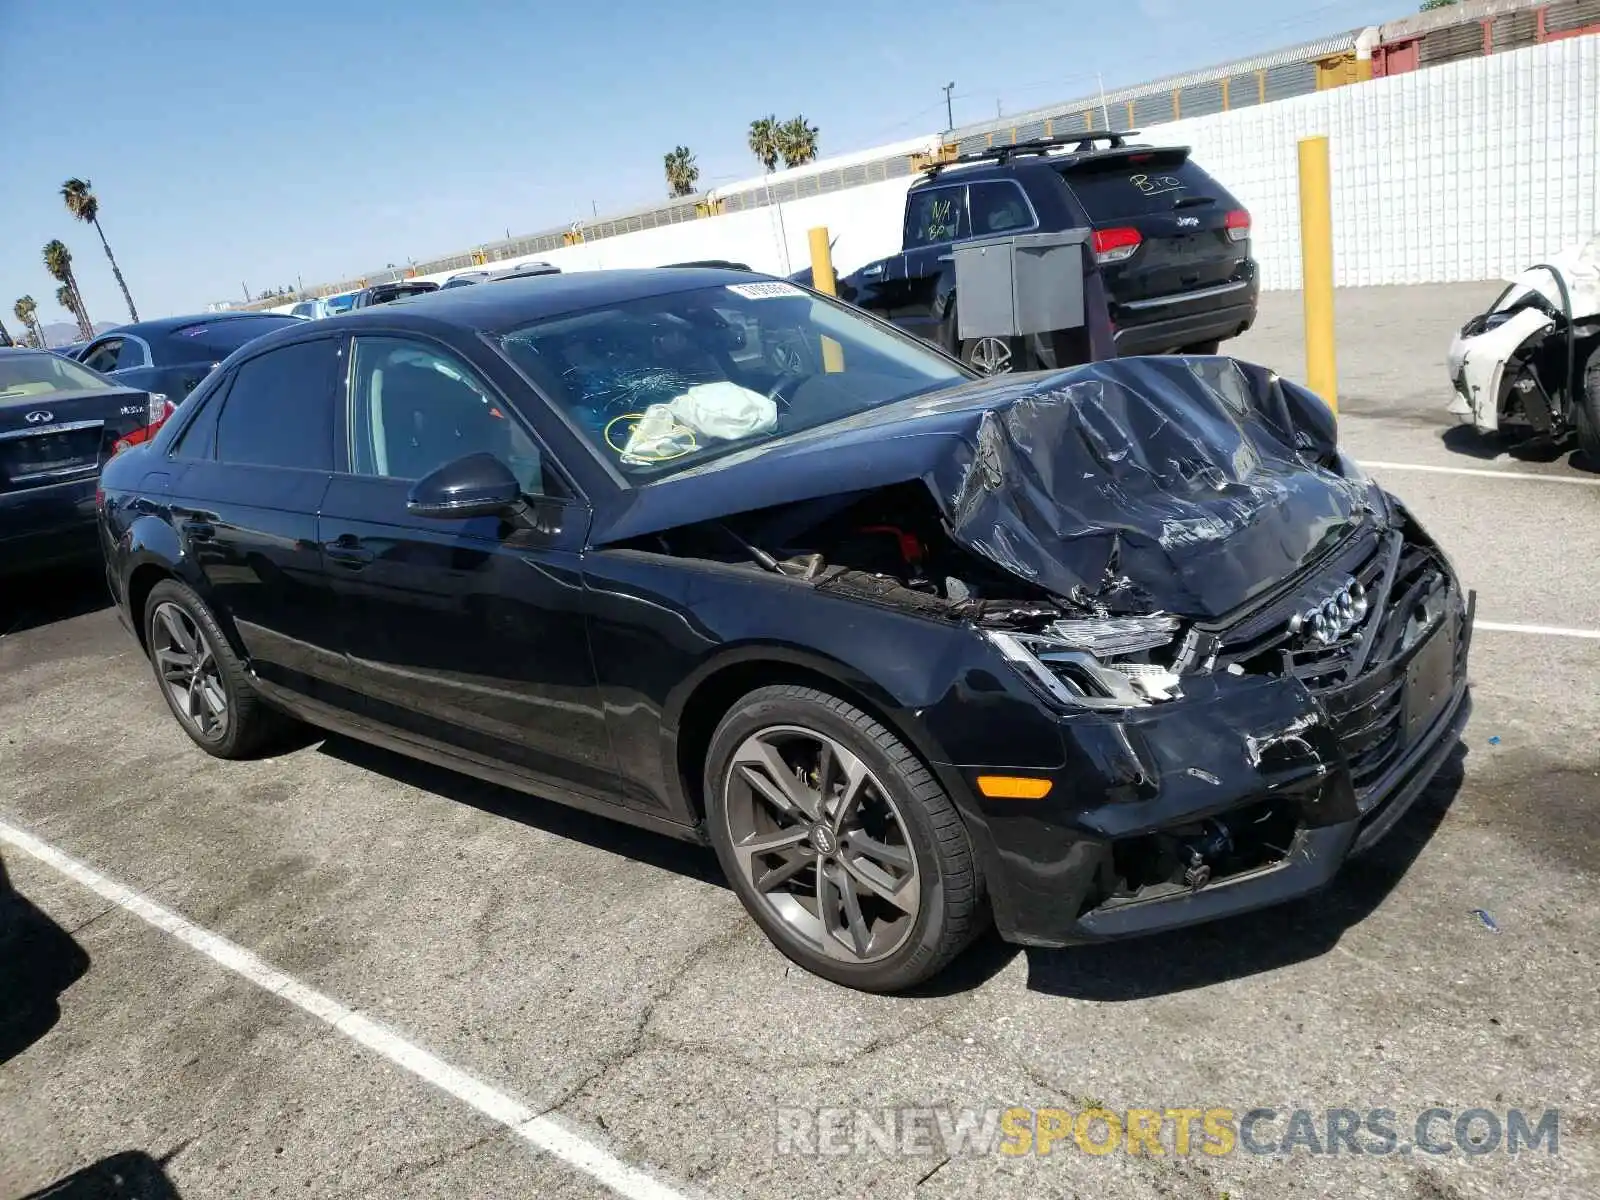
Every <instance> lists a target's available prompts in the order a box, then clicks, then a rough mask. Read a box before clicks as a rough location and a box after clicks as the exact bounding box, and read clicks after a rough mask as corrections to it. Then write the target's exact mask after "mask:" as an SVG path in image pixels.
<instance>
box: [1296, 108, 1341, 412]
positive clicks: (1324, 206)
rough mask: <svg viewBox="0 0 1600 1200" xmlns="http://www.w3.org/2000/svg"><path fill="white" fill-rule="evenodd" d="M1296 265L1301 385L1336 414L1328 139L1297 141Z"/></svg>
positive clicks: (1336, 376) (1337, 384)
mask: <svg viewBox="0 0 1600 1200" xmlns="http://www.w3.org/2000/svg"><path fill="white" fill-rule="evenodd" d="M1300 263H1301V276H1302V280H1303V283H1302V287H1303V288H1304V293H1303V294H1304V297H1305V313H1306V384H1307V386H1308V387H1310V388H1311V390H1312V391H1313V392H1315V393H1316V394H1317V395H1319V396H1321V397H1322V398H1323V399H1324V400H1326V401H1327V402H1328V407H1329V408H1331V409H1333V411H1334V413H1335V414H1337V413H1338V411H1339V377H1338V369H1337V363H1336V358H1335V354H1334V341H1333V188H1332V182H1331V178H1330V176H1329V173H1328V139H1327V138H1326V137H1311V138H1304V139H1302V140H1301V142H1300Z"/></svg>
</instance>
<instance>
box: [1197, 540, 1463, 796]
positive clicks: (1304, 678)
mask: <svg viewBox="0 0 1600 1200" xmlns="http://www.w3.org/2000/svg"><path fill="white" fill-rule="evenodd" d="M1345 579H1349V580H1352V581H1353V582H1354V583H1355V584H1356V585H1357V586H1359V587H1360V588H1361V590H1362V593H1363V595H1364V597H1365V599H1366V601H1367V604H1366V611H1365V613H1364V615H1363V616H1362V617H1361V618H1360V619H1359V620H1356V621H1353V622H1349V623H1348V624H1347V626H1346V627H1345V628H1342V629H1341V630H1340V632H1339V634H1338V636H1337V637H1335V638H1334V639H1333V640H1331V641H1321V640H1318V638H1317V637H1315V636H1312V635H1311V634H1310V633H1309V632H1308V629H1307V626H1306V623H1305V621H1304V620H1303V619H1301V620H1297V619H1296V618H1297V616H1298V615H1299V614H1300V613H1301V612H1302V610H1303V606H1304V605H1305V599H1304V597H1303V596H1300V595H1297V596H1295V597H1291V598H1289V599H1287V600H1285V601H1283V602H1280V603H1278V604H1276V605H1273V606H1270V607H1269V608H1268V609H1267V610H1265V611H1263V612H1259V613H1256V614H1252V615H1251V616H1250V617H1247V618H1246V619H1245V620H1243V621H1241V622H1239V623H1238V624H1237V625H1236V626H1235V627H1234V628H1233V629H1232V630H1230V631H1227V632H1225V633H1224V634H1223V635H1222V639H1221V647H1220V649H1219V651H1218V655H1217V660H1216V668H1217V669H1219V670H1228V671H1232V672H1234V673H1244V674H1274V675H1292V676H1294V677H1295V678H1297V679H1299V680H1300V681H1301V682H1302V683H1304V684H1305V685H1306V687H1307V688H1309V689H1310V690H1311V692H1312V693H1313V694H1314V695H1316V697H1317V698H1318V700H1319V701H1320V702H1321V703H1322V706H1323V708H1324V709H1325V710H1326V711H1327V713H1328V716H1329V718H1330V720H1331V722H1332V725H1333V730H1334V732H1335V734H1336V735H1337V736H1338V738H1339V742H1340V745H1341V747H1342V748H1343V750H1344V752H1345V756H1346V759H1347V761H1348V763H1349V767H1350V772H1351V777H1352V784H1353V785H1354V788H1355V792H1356V796H1357V799H1358V801H1363V802H1364V801H1366V800H1367V798H1368V796H1369V794H1370V793H1371V791H1372V789H1373V788H1374V787H1375V786H1376V785H1377V784H1378V783H1379V782H1380V781H1381V780H1382V779H1383V778H1384V776H1385V774H1386V773H1387V771H1388V770H1389V768H1390V767H1392V766H1393V765H1394V763H1395V762H1396V760H1397V759H1398V758H1399V757H1400V756H1401V755H1402V754H1403V753H1404V751H1405V750H1406V748H1407V746H1408V745H1410V744H1411V741H1412V739H1413V738H1414V737H1415V736H1416V735H1419V734H1420V733H1421V732H1423V728H1424V727H1425V726H1426V725H1427V724H1429V723H1431V719H1432V717H1433V716H1435V715H1437V713H1436V711H1435V710H1434V709H1433V708H1430V707H1427V702H1428V700H1430V699H1432V698H1433V697H1432V696H1430V697H1423V698H1420V699H1419V698H1418V697H1408V695H1407V682H1408V679H1412V678H1414V677H1415V678H1418V679H1420V680H1421V682H1419V683H1418V685H1417V686H1418V688H1419V689H1420V688H1423V687H1425V686H1426V687H1432V688H1433V689H1434V690H1435V691H1437V689H1438V686H1439V685H1438V682H1437V680H1435V678H1434V675H1435V674H1437V673H1438V672H1437V671H1435V672H1432V673H1428V672H1424V671H1419V670H1418V669H1417V667H1414V666H1413V664H1414V663H1416V664H1418V665H1419V666H1420V667H1423V668H1431V667H1435V666H1437V667H1439V668H1440V669H1441V670H1446V669H1447V671H1448V681H1453V680H1454V679H1456V678H1458V677H1459V675H1460V672H1461V671H1462V670H1464V669H1465V663H1464V662H1463V661H1462V657H1463V655H1464V654H1465V639H1464V638H1461V637H1459V632H1458V629H1457V627H1456V625H1455V623H1454V621H1453V614H1452V611H1451V606H1452V605H1453V604H1455V603H1456V590H1455V587H1454V584H1453V582H1452V580H1451V577H1450V573H1449V569H1448V567H1447V566H1446V564H1445V561H1444V559H1443V557H1442V556H1441V555H1440V554H1439V552H1438V551H1437V550H1435V549H1434V548H1433V547H1431V546H1428V545H1424V544H1422V543H1419V542H1414V541H1409V540H1407V539H1406V538H1405V537H1404V535H1403V534H1402V533H1401V532H1399V531H1395V532H1392V533H1390V534H1388V535H1386V536H1383V537H1372V538H1369V539H1366V540H1365V541H1364V542H1362V543H1361V544H1360V545H1359V546H1358V547H1355V548H1353V549H1352V550H1351V551H1349V552H1347V553H1346V554H1344V555H1341V556H1340V561H1337V562H1335V563H1334V564H1332V565H1331V566H1330V567H1329V568H1328V571H1327V572H1326V573H1324V574H1322V575H1320V576H1319V582H1320V583H1321V589H1320V590H1319V588H1318V586H1317V585H1316V584H1311V585H1308V592H1307V594H1309V595H1310V596H1312V597H1313V598H1315V597H1317V596H1318V595H1320V594H1321V591H1326V590H1327V589H1328V587H1329V586H1330V584H1329V580H1334V581H1342V580H1345ZM1435 633H1439V634H1441V635H1443V636H1447V637H1451V638H1453V639H1454V642H1453V646H1452V647H1451V648H1450V649H1448V650H1446V649H1442V648H1441V649H1439V650H1437V651H1432V650H1431V648H1428V649H1424V650H1422V651H1419V652H1418V653H1417V654H1413V653H1412V651H1413V650H1415V649H1416V648H1417V647H1418V646H1419V644H1420V643H1422V642H1424V641H1426V640H1427V639H1428V638H1429V637H1430V636H1431V635H1433V634H1435ZM1430 652H1431V653H1434V654H1435V655H1437V656H1445V655H1448V656H1449V657H1448V666H1447V668H1446V667H1445V666H1444V664H1437V663H1434V662H1431V661H1430V662H1421V661H1420V660H1421V659H1422V658H1423V657H1424V656H1425V655H1427V654H1429V653H1430ZM1362 807H1363V808H1365V807H1367V805H1366V804H1365V803H1363V804H1362Z"/></svg>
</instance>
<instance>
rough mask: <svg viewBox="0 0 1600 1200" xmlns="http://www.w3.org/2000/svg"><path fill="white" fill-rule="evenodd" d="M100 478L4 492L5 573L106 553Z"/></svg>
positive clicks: (0, 498) (1, 540) (1, 539)
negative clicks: (98, 511)
mask: <svg viewBox="0 0 1600 1200" xmlns="http://www.w3.org/2000/svg"><path fill="white" fill-rule="evenodd" d="M94 493H95V480H94V479H93V478H90V479H77V480H72V481H71V482H69V483H57V484H52V485H50V486H49V487H38V488H28V489H26V490H25V491H19V492H0V575H21V574H25V573H28V572H32V571H40V570H44V569H46V568H48V567H54V566H62V565H66V564H69V563H85V562H93V561H94V560H95V559H96V558H98V557H99V556H100V543H99V539H98V537H97V535H96V533H95V507H94Z"/></svg>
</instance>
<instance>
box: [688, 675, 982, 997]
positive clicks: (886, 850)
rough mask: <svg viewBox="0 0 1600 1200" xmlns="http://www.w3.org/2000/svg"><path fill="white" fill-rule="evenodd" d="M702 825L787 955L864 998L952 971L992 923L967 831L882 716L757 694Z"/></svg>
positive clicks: (723, 726)
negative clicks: (945, 969) (868, 993)
mask: <svg viewBox="0 0 1600 1200" xmlns="http://www.w3.org/2000/svg"><path fill="white" fill-rule="evenodd" d="M705 789H706V826H707V831H708V832H709V834H710V836H711V843H712V845H713V846H714V847H715V848H716V851H717V858H718V859H719V860H720V861H721V863H722V868H723V870H724V871H725V872H726V873H727V876H728V880H729V882H730V883H731V884H732V886H733V890H734V892H735V893H737V895H738V897H739V899H740V901H741V902H742V903H743V904H744V906H745V909H746V910H747V911H748V912H749V913H750V915H751V917H753V918H754V919H755V922H756V924H758V925H760V926H761V928H762V931H763V932H765V933H766V935H767V936H768V937H769V938H771V939H772V942H773V944H774V945H775V946H777V948H778V949H779V950H781V951H783V953H784V954H786V955H788V956H789V958H791V959H793V960H794V961H795V962H797V963H799V964H800V965H801V966H803V967H805V968H806V969H807V970H808V971H811V972H813V973H815V974H817V975H821V976H823V977H824V978H827V979H831V980H833V981H834V982H836V983H842V984H846V985H847V986H850V987H855V988H862V989H864V990H866V991H875V992H894V991H899V990H902V989H904V988H907V987H911V986H912V985H914V984H917V983H920V982H922V981H923V980H925V979H927V978H928V977H929V976H931V975H933V974H935V973H936V972H937V971H939V970H940V969H941V968H943V967H944V966H945V964H946V963H948V962H949V961H950V960H951V959H952V958H954V957H955V956H956V955H957V954H958V953H960V951H961V950H962V949H963V948H964V947H965V946H966V945H967V944H968V943H969V942H970V941H971V940H972V939H973V938H974V937H975V936H977V934H978V933H979V932H980V931H981V930H982V929H983V927H984V924H985V923H986V921H987V919H988V905H987V903H986V899H985V896H984V888H983V878H982V874H981V872H980V871H979V868H978V863H977V859H976V856H975V854H974V853H973V849H972V843H971V841H970V840H969V838H968V835H967V829H966V825H965V824H964V823H963V822H962V819H961V816H960V814H959V813H957V811H956V808H955V805H954V804H953V803H952V802H951V800H950V797H949V795H948V794H947V793H946V792H945V790H944V788H943V786H941V784H940V783H939V781H938V779H937V778H935V777H934V775H933V774H932V773H931V772H930V771H929V770H928V768H927V767H926V766H925V765H924V764H923V762H922V760H921V759H919V758H918V757H917V755H915V754H914V753H912V751H911V750H910V749H909V748H908V747H907V746H906V744H905V743H904V742H902V741H901V740H900V739H899V738H898V737H897V736H896V735H895V734H894V733H893V732H892V731H891V730H889V729H887V728H885V726H884V725H883V724H882V723H881V722H879V721H878V720H877V719H876V718H874V717H873V716H871V715H870V714H868V713H865V712H863V711H862V710H861V709H859V708H857V707H855V706H854V705H853V704H851V703H850V702H849V701H847V700H844V699H843V698H841V697H839V696H834V695H830V694H829V693H827V692H824V691H820V690H818V689H816V688H813V687H807V686H804V685H801V684H791V683H786V684H773V685H770V686H767V687H761V688H757V689H756V690H755V691H753V692H751V693H749V694H748V695H747V696H745V697H744V698H743V699H742V700H740V701H738V702H737V703H736V704H734V705H733V707H732V708H731V709H729V710H728V712H727V713H726V714H725V715H724V716H723V718H722V721H721V723H720V724H719V725H718V726H717V730H716V732H715V733H714V734H713V735H712V738H711V744H710V746H709V748H708V750H707V753H706V761H705Z"/></svg>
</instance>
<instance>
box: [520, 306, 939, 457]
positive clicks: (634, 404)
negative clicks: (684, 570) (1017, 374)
mask: <svg viewBox="0 0 1600 1200" xmlns="http://www.w3.org/2000/svg"><path fill="white" fill-rule="evenodd" d="M501 345H502V347H503V348H504V350H505V352H506V354H507V356H508V357H510V359H511V360H512V362H514V363H515V364H516V365H517V366H518V367H519V368H520V369H521V370H522V371H523V373H524V374H526V375H527V376H528V377H529V378H530V379H531V380H532V381H533V382H534V383H535V384H536V385H537V386H538V387H539V389H540V390H541V391H542V392H544V394H545V395H546V396H547V397H548V398H549V399H550V400H551V401H552V402H553V403H554V404H555V405H556V406H557V407H559V408H560V409H562V410H563V411H564V413H565V415H566V416H567V417H568V419H569V420H570V422H571V423H572V424H573V425H575V426H577V428H578V429H579V430H580V432H582V433H583V435H584V436H585V437H586V438H587V439H588V441H589V443H590V444H591V445H592V446H593V447H594V449H595V451H596V452H597V453H598V454H599V456H600V457H601V458H602V459H604V460H605V461H607V462H609V463H610V464H611V465H612V466H614V467H616V468H617V469H618V470H619V471H620V472H621V473H622V474H623V475H624V476H625V477H632V478H635V479H637V480H639V481H640V482H643V481H645V480H648V479H649V478H652V477H656V476H660V475H664V474H668V473H670V472H672V471H676V470H681V469H682V468H684V467H686V466H691V465H693V464H695V463H698V462H703V461H705V460H706V459H708V458H715V457H717V456H719V455H722V454H726V453H728V452H730V451H732V450H735V449H750V448H755V447H760V446H761V445H763V444H765V443H769V442H772V441H774V440H776V439H778V438H782V437H785V436H787V435H789V434H792V433H797V432H800V431H801V430H805V429H811V428H814V427H815V426H818V425H823V424H826V423H828V422H830V421H837V420H841V419H844V418H847V417H851V416H854V415H856V414H858V413H861V412H865V411H867V410H869V409H874V408H879V407H881V406H883V405H885V404H892V403H894V402H896V401H899V400H904V399H907V398H909V397H911V396H916V395H921V394H923V393H926V392H932V391H937V390H940V389H943V388H946V387H950V386H952V385H954V384H958V383H963V382H965V381H966V380H967V378H968V376H967V375H966V373H964V372H963V371H962V369H961V368H960V367H959V366H957V365H956V364H955V363H953V362H951V361H950V360H949V359H947V358H945V357H944V356H942V355H940V354H938V353H936V352H934V351H933V350H931V349H928V348H927V347H925V346H924V345H923V344H922V343H920V342H918V341H916V340H915V339H913V338H910V337H908V336H906V335H903V334H900V333H898V332H894V331H891V330H889V329H887V328H885V327H884V326H882V325H879V324H878V323H876V322H875V321H872V320H870V319H868V318H866V317H864V316H862V315H861V314H860V313H858V312H857V311H856V310H855V309H852V308H848V307H846V306H844V305H842V304H839V303H837V302H835V301H831V300H827V299H823V298H821V297H817V296H813V295H812V294H811V293H809V292H806V291H804V290H802V289H801V288H798V287H796V286H795V285H793V284H791V283H785V282H782V281H779V280H764V281H760V282H754V281H753V282H749V283H735V284H727V285H721V286H714V287H703V288H694V289H692V290H689V291H681V292H668V293H666V294H664V295H657V296H646V297H643V298H640V299H636V300H629V301H625V302H622V303H619V304H615V305H610V306H607V307H604V308H597V309H590V310H588V311H586V312H580V313H573V314H569V315H565V316H561V317H552V318H549V319H547V320H543V321H539V322H537V323H535V324H532V325H529V326H526V327H525V328H522V329H518V330H515V331H514V332H512V333H509V334H507V335H505V336H504V337H503V338H502V339H501Z"/></svg>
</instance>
